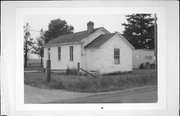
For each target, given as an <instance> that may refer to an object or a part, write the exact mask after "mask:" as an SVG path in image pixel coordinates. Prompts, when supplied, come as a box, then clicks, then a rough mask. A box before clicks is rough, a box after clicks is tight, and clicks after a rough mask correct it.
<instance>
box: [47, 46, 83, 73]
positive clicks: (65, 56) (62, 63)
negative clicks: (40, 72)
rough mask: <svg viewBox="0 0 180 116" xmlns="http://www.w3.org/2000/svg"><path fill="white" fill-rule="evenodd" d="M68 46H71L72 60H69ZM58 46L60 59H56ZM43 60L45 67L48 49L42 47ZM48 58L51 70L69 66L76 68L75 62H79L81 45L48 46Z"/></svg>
mask: <svg viewBox="0 0 180 116" xmlns="http://www.w3.org/2000/svg"><path fill="white" fill-rule="evenodd" d="M70 46H73V61H70ZM58 47H61V60H58ZM44 50H45V51H44V62H45V65H44V67H46V60H47V58H48V55H47V53H48V50H47V48H45V49H44ZM50 59H51V69H52V70H64V69H67V67H69V68H77V63H78V62H81V45H80V44H72V45H61V46H55V47H50Z"/></svg>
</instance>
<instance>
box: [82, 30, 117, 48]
mask: <svg viewBox="0 0 180 116" xmlns="http://www.w3.org/2000/svg"><path fill="white" fill-rule="evenodd" d="M115 34H116V33H108V34H102V35H100V36H98V37H97V38H96V39H94V40H93V41H92V42H91V43H89V44H88V45H86V46H85V47H84V48H99V47H100V46H101V45H102V44H104V43H105V42H106V41H107V40H109V39H110V38H111V37H113V36H114V35H115Z"/></svg>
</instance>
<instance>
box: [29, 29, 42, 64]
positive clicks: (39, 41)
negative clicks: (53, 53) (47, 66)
mask: <svg viewBox="0 0 180 116" xmlns="http://www.w3.org/2000/svg"><path fill="white" fill-rule="evenodd" d="M44 43H45V37H44V31H43V29H41V30H40V36H39V37H38V38H36V41H35V44H34V46H33V50H32V53H33V54H36V55H38V56H40V58H41V66H42V65H43V61H42V58H43V55H44V50H43V45H44Z"/></svg>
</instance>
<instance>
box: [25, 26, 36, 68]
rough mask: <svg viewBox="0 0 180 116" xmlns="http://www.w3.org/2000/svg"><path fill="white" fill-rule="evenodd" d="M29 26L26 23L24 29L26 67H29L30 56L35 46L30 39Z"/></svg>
mask: <svg viewBox="0 0 180 116" xmlns="http://www.w3.org/2000/svg"><path fill="white" fill-rule="evenodd" d="M29 27H30V26H29V24H28V23H26V25H25V26H24V27H23V28H24V67H27V60H28V54H29V53H30V51H31V49H32V46H33V44H34V41H33V38H30V35H31V34H30V32H29Z"/></svg>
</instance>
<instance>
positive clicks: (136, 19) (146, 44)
mask: <svg viewBox="0 0 180 116" xmlns="http://www.w3.org/2000/svg"><path fill="white" fill-rule="evenodd" d="M126 17H127V23H123V24H122V25H123V26H124V27H125V30H124V31H123V36H124V37H125V38H126V39H127V40H128V41H129V42H130V43H131V44H132V45H133V46H134V47H135V48H136V49H154V24H153V21H154V19H153V18H152V17H151V14H132V15H126Z"/></svg>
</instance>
